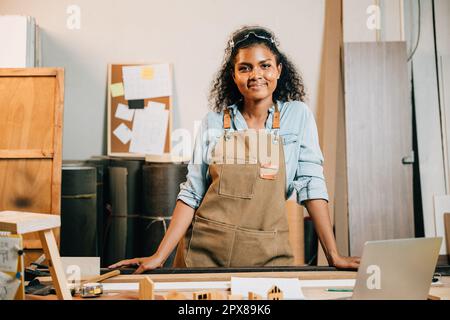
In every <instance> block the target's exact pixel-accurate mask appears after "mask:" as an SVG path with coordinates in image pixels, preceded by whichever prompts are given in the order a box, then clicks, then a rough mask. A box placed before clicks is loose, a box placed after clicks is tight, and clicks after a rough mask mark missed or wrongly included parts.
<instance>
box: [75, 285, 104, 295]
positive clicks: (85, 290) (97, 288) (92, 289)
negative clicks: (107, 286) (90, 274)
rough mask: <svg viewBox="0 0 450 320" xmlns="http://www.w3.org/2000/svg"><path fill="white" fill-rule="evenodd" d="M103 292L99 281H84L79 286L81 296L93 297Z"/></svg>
mask: <svg viewBox="0 0 450 320" xmlns="http://www.w3.org/2000/svg"><path fill="white" fill-rule="evenodd" d="M102 293H103V285H102V284H101V283H85V284H83V285H82V286H81V290H80V295H81V297H83V298H95V297H98V296H100V295H101V294H102Z"/></svg>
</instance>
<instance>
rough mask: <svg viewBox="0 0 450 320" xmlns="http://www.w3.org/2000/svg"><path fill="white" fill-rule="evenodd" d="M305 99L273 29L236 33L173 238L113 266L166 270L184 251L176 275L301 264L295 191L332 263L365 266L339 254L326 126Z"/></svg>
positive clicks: (219, 77) (174, 221)
mask: <svg viewBox="0 0 450 320" xmlns="http://www.w3.org/2000/svg"><path fill="white" fill-rule="evenodd" d="M304 99H305V92H304V86H303V80H302V78H301V77H300V75H299V73H298V72H297V71H296V70H295V67H294V65H293V64H292V63H291V62H290V61H289V60H288V58H287V57H286V56H285V55H284V54H283V53H282V52H281V51H280V50H279V45H278V42H277V40H276V39H275V37H274V35H273V33H272V32H271V31H269V30H267V29H265V28H261V27H244V28H241V29H239V30H238V31H236V32H235V33H233V35H232V36H231V38H230V41H229V43H228V47H227V49H226V53H225V58H224V63H223V66H222V68H221V69H220V71H219V72H218V75H217V78H216V80H215V81H214V83H213V87H212V91H211V96H210V102H211V106H212V108H213V111H211V112H210V113H208V115H207V116H206V117H205V118H204V120H203V122H202V127H201V130H200V132H199V135H198V136H197V139H196V143H195V147H194V154H193V158H192V159H191V162H190V164H189V167H188V169H189V172H188V175H187V181H186V182H185V183H183V184H181V191H180V193H179V195H178V201H177V204H176V207H175V209H174V212H173V216H172V221H171V223H170V227H169V229H168V230H167V233H166V235H165V236H164V238H163V240H162V241H161V244H160V246H159V248H158V250H157V252H156V253H155V254H154V255H152V256H151V257H145V258H135V259H129V260H123V261H120V262H118V263H116V264H114V265H112V266H110V267H111V268H117V267H120V266H124V265H132V264H134V265H138V266H139V267H138V269H137V270H136V272H137V273H141V272H144V271H146V270H151V269H154V268H157V267H160V266H161V265H162V264H163V263H164V261H165V260H166V259H167V257H168V256H169V255H170V253H171V252H172V250H174V248H175V247H176V246H177V244H178V249H177V256H176V258H175V263H174V266H176V267H183V266H184V267H244V266H245V267H249V266H255V267H256V266H288V265H292V264H293V256H292V250H291V248H290V245H289V240H288V224H287V218H286V212H285V201H286V199H287V198H288V197H290V196H291V195H292V193H293V192H295V193H296V194H297V201H298V203H300V204H302V205H304V206H305V207H306V208H307V210H308V213H309V215H310V216H311V217H312V219H313V222H314V225H315V228H316V231H317V234H318V236H319V239H320V242H321V244H322V246H323V248H324V251H325V254H326V257H327V259H328V263H329V264H330V265H331V266H335V267H337V268H357V267H358V266H359V258H356V257H343V256H341V255H339V253H338V252H337V248H336V242H335V239H334V235H333V229H332V225H331V222H330V218H329V214H328V203H327V201H328V195H327V190H326V185H325V181H324V176H323V168H322V163H323V157H322V153H321V150H320V147H319V143H318V136H317V128H316V124H315V121H314V116H313V114H312V113H311V111H310V110H309V109H308V107H307V106H306V105H305V103H304V102H303V101H304Z"/></svg>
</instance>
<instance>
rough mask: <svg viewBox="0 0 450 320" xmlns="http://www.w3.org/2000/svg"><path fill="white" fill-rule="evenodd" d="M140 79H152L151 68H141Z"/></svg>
mask: <svg viewBox="0 0 450 320" xmlns="http://www.w3.org/2000/svg"><path fill="white" fill-rule="evenodd" d="M141 78H142V79H146V80H152V79H153V68H152V67H142V68H141Z"/></svg>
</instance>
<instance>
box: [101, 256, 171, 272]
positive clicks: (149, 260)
mask: <svg viewBox="0 0 450 320" xmlns="http://www.w3.org/2000/svg"><path fill="white" fill-rule="evenodd" d="M163 263H164V261H162V260H161V259H160V258H159V257H157V256H156V255H153V256H150V257H145V258H134V259H127V260H122V261H119V262H117V263H115V264H113V265H110V266H109V267H108V268H109V269H115V268H120V267H123V266H130V265H138V266H139V267H138V268H137V269H136V271H135V272H134V273H135V274H138V273H143V272H144V271H147V270H153V269H156V268H160V267H162V265H163Z"/></svg>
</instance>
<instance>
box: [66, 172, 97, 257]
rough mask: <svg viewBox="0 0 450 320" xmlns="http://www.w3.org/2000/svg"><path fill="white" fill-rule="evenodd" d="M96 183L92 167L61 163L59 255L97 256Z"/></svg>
mask: <svg viewBox="0 0 450 320" xmlns="http://www.w3.org/2000/svg"><path fill="white" fill-rule="evenodd" d="M96 206H97V186H96V169H95V168H93V167H79V166H74V165H68V166H63V168H62V184H61V243H60V252H61V256H71V257H93V256H97V207H96Z"/></svg>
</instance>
